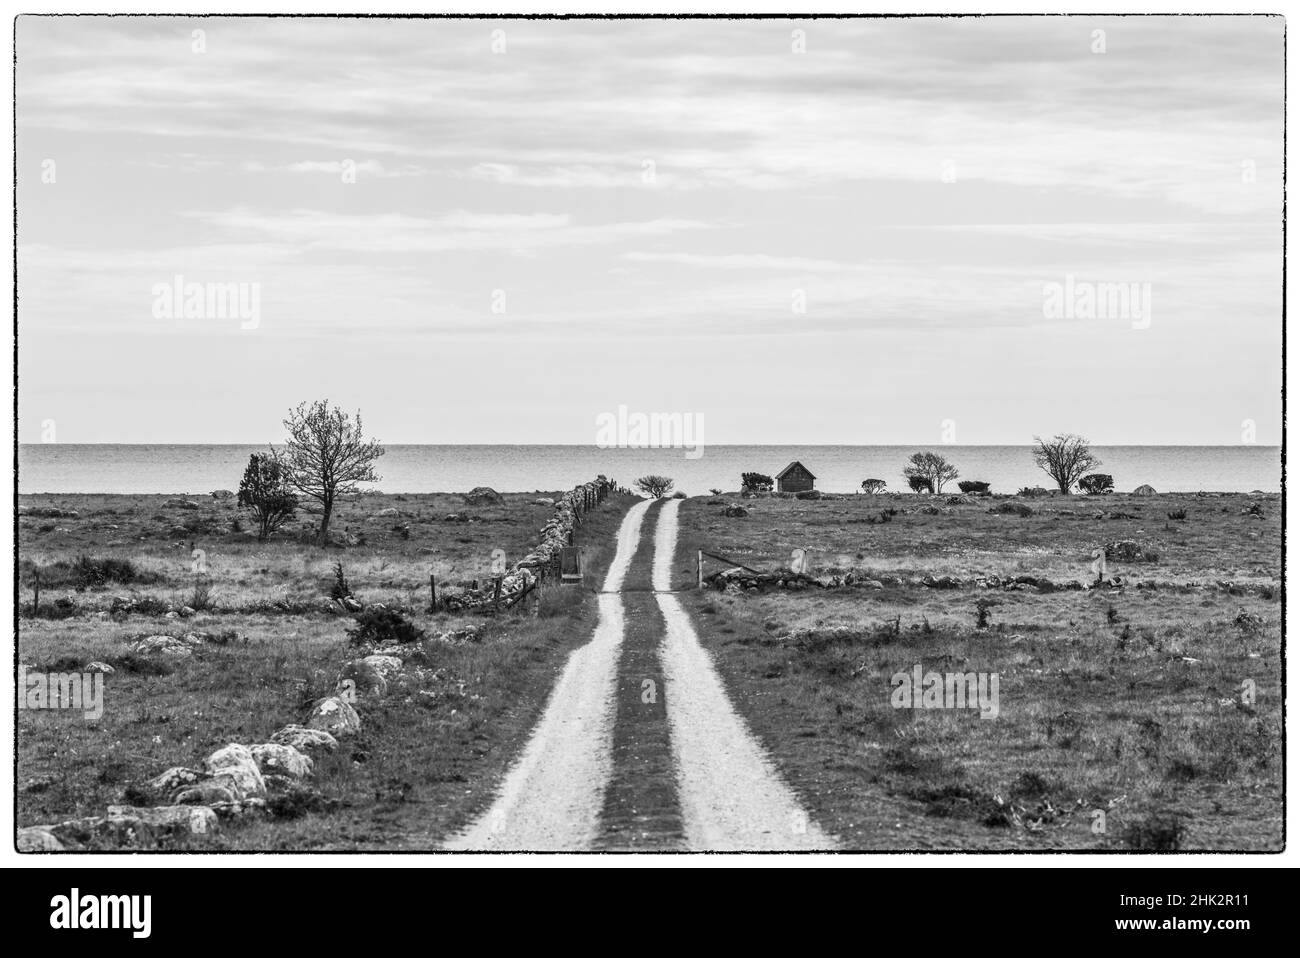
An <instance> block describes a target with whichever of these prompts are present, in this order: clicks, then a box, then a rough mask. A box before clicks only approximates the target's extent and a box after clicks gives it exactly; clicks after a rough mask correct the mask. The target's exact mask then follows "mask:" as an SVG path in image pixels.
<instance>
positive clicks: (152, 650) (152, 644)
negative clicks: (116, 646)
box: [128, 635, 194, 658]
mask: <svg viewBox="0 0 1300 958" xmlns="http://www.w3.org/2000/svg"><path fill="white" fill-rule="evenodd" d="M128 648H129V649H130V650H131V651H132V652H134V653H136V654H137V655H162V656H167V657H171V658H184V657H185V656H188V655H193V654H194V650H193V649H192V648H191V647H190V644H189V643H188V642H185V641H183V640H181V639H178V638H176V637H175V636H171V635H149V636H145V637H144V638H143V639H136V640H135V641H134V642H132V643H131V644H130V645H129V646H128Z"/></svg>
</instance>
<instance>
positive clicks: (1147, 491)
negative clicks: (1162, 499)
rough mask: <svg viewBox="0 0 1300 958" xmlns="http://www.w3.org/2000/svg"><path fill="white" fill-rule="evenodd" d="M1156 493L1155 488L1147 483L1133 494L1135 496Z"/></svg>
mask: <svg viewBox="0 0 1300 958" xmlns="http://www.w3.org/2000/svg"><path fill="white" fill-rule="evenodd" d="M1155 494H1156V491H1155V489H1153V488H1152V487H1151V486H1148V485H1146V484H1145V483H1144V484H1142V485H1140V486H1138V487H1137V488H1136V489H1134V490H1133V495H1135V496H1154V495H1155Z"/></svg>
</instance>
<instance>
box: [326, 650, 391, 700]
mask: <svg viewBox="0 0 1300 958" xmlns="http://www.w3.org/2000/svg"><path fill="white" fill-rule="evenodd" d="M338 680H339V684H340V685H342V684H343V683H344V682H351V683H352V686H353V687H354V688H355V689H356V690H357V691H359V692H366V693H368V694H370V695H387V694H388V677H387V676H386V675H384V673H383V672H381V671H379V670H378V669H376V668H374V667H372V666H370V665H368V664H367V663H366V660H365V659H354V660H353V661H351V662H349V663H347V664H346V665H345V666H343V668H342V669H341V670H340V671H339V679H338Z"/></svg>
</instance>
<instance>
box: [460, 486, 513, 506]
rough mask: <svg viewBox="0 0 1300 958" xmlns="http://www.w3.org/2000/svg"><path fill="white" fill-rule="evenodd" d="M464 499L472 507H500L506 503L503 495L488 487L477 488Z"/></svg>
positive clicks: (466, 494)
mask: <svg viewBox="0 0 1300 958" xmlns="http://www.w3.org/2000/svg"><path fill="white" fill-rule="evenodd" d="M463 498H464V500H465V501H466V502H467V503H469V504H470V505H471V506H499V505H501V503H503V502H505V499H504V498H503V497H502V495H501V493H499V492H497V491H496V490H495V489H492V488H489V487H488V486H475V487H474V488H473V489H471V490H470V491H469V492H467V493H465V495H464V496H463Z"/></svg>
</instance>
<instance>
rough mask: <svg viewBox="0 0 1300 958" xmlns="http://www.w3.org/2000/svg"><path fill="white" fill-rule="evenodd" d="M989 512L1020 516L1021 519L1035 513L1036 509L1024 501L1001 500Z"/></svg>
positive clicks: (999, 514)
mask: <svg viewBox="0 0 1300 958" xmlns="http://www.w3.org/2000/svg"><path fill="white" fill-rule="evenodd" d="M989 512H991V513H993V514H994V515H998V516H1019V517H1020V518H1021V519H1027V518H1029V517H1030V516H1032V515H1033V514H1034V510H1033V509H1032V508H1031V507H1029V506H1027V505H1025V504H1024V503H1023V502H999V503H998V504H997V505H996V506H994V507H993V508H992V509H990V510H989Z"/></svg>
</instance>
